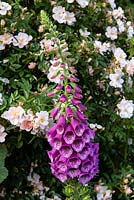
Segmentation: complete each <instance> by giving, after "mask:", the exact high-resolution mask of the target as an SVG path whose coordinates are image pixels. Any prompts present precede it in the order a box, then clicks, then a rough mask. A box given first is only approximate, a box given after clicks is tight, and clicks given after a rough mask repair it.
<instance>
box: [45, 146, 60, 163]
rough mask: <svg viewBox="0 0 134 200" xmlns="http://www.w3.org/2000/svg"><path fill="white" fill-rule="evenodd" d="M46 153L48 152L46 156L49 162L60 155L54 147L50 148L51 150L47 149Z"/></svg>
mask: <svg viewBox="0 0 134 200" xmlns="http://www.w3.org/2000/svg"><path fill="white" fill-rule="evenodd" d="M47 153H48V156H49V158H50V160H51V162H55V161H56V160H58V158H59V157H60V154H59V151H57V150H55V149H52V150H51V151H48V152H47Z"/></svg>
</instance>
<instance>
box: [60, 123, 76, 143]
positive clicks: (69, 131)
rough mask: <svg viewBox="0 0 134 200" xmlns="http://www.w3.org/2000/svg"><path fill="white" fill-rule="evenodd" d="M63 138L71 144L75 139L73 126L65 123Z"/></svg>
mask: <svg viewBox="0 0 134 200" xmlns="http://www.w3.org/2000/svg"><path fill="white" fill-rule="evenodd" d="M63 138H64V140H65V142H66V143H67V144H72V143H73V142H74V140H75V133H74V132H73V128H72V126H71V125H70V124H68V125H67V128H66V131H65V133H64V135H63Z"/></svg>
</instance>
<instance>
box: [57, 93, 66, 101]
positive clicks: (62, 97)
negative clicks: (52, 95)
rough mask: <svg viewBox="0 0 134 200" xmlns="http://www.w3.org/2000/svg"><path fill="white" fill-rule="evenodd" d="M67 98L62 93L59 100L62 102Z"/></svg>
mask: <svg viewBox="0 0 134 200" xmlns="http://www.w3.org/2000/svg"><path fill="white" fill-rule="evenodd" d="M66 100H67V97H66V96H65V95H64V94H62V95H61V96H60V98H59V101H60V102H62V103H64V102H65V101H66Z"/></svg>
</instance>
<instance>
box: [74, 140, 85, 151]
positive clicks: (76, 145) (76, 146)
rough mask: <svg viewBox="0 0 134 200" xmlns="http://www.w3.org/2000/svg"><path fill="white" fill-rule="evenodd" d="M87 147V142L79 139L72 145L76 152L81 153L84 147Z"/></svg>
mask: <svg viewBox="0 0 134 200" xmlns="http://www.w3.org/2000/svg"><path fill="white" fill-rule="evenodd" d="M84 146H85V142H84V141H83V139H81V138H78V139H76V140H75V141H74V143H73V144H72V148H73V149H74V150H75V151H76V152H80V151H82V149H83V147H84Z"/></svg>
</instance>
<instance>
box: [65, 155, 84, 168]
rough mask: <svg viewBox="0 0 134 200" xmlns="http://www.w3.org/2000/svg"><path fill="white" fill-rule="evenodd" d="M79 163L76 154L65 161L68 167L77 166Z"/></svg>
mask: <svg viewBox="0 0 134 200" xmlns="http://www.w3.org/2000/svg"><path fill="white" fill-rule="evenodd" d="M80 164H81V160H80V159H79V158H78V156H77V155H76V154H74V155H71V157H70V158H69V159H68V161H67V165H68V167H70V168H78V167H79V166H80Z"/></svg>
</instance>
